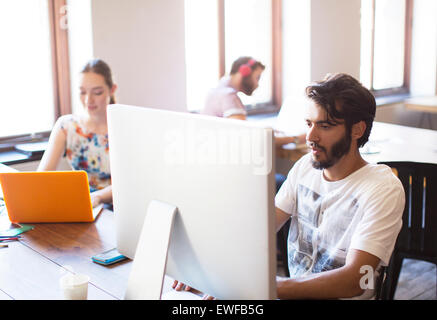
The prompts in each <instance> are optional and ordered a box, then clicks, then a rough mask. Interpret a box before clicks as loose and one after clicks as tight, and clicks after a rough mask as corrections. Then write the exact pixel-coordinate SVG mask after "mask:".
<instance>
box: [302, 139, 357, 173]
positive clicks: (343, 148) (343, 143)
mask: <svg viewBox="0 0 437 320" xmlns="http://www.w3.org/2000/svg"><path fill="white" fill-rule="evenodd" d="M351 141H352V139H351V136H350V134H347V133H346V134H345V135H344V136H343V138H341V139H340V140H339V141H337V142H336V143H335V144H334V145H333V146H332V148H331V150H330V151H329V152H328V151H327V150H326V148H324V147H322V146H319V145H318V144H316V143H314V142H311V143H310V145H311V146H313V147H315V148H317V149H320V150H322V151H323V152H324V153H325V154H326V160H324V161H316V160H314V159H312V165H313V167H314V168H315V169H328V168H330V167H332V166H333V165H334V164H336V163H337V162H338V160H340V158H341V157H343V156H344V155H345V154H346V153H348V152H349V150H350V147H351Z"/></svg>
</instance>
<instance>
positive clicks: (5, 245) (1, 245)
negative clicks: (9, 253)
mask: <svg viewBox="0 0 437 320" xmlns="http://www.w3.org/2000/svg"><path fill="white" fill-rule="evenodd" d="M7 247H9V246H8V245H7V244H0V248H7Z"/></svg>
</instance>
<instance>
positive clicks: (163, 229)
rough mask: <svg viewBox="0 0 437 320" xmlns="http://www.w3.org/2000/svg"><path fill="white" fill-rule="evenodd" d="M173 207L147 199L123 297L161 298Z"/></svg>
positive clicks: (130, 298)
mask: <svg viewBox="0 0 437 320" xmlns="http://www.w3.org/2000/svg"><path fill="white" fill-rule="evenodd" d="M177 210H178V209H177V207H175V206H173V205H170V204H168V203H165V202H161V201H157V200H152V201H151V202H150V204H149V207H148V208H147V215H146V218H145V219H144V224H143V228H142V231H141V235H140V239H139V241H138V245H137V249H136V251H135V258H134V261H133V264H132V270H131V273H130V276H129V281H128V286H127V290H126V293H125V296H124V299H126V300H159V299H160V298H161V293H162V286H163V282H164V276H165V269H166V264H167V253H168V248H169V244H170V235H171V231H172V228H173V221H174V217H175V214H176V212H177Z"/></svg>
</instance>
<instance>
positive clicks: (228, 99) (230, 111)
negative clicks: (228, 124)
mask: <svg viewBox="0 0 437 320" xmlns="http://www.w3.org/2000/svg"><path fill="white" fill-rule="evenodd" d="M237 93H238V91H237V90H235V89H234V88H233V87H231V85H230V77H229V76H225V77H223V78H221V79H220V81H219V83H218V85H217V87H216V88H214V89H211V90H210V91H209V93H208V95H207V97H206V100H205V106H204V108H203V109H202V111H201V113H202V114H206V115H210V116H215V117H224V118H227V117H230V116H233V115H246V114H247V112H246V109H245V108H244V105H243V103H242V102H241V99H240V98H239V97H238V95H237Z"/></svg>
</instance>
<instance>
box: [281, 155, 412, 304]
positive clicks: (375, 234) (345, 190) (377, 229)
mask: <svg viewBox="0 0 437 320" xmlns="http://www.w3.org/2000/svg"><path fill="white" fill-rule="evenodd" d="M275 205H276V207H278V208H279V209H281V210H282V211H284V212H285V213H287V214H290V215H291V224H290V230H289V235H288V263H289V271H290V277H292V278H296V277H300V276H303V275H307V274H311V273H318V272H323V271H328V270H332V269H336V268H340V267H342V266H344V264H345V261H346V255H347V253H348V251H349V250H350V249H358V250H361V251H365V252H368V253H370V254H372V255H374V256H376V257H378V258H379V259H380V260H381V262H380V264H379V266H378V268H377V270H375V277H374V282H376V280H377V276H378V275H379V270H380V267H381V266H387V265H388V263H389V260H390V256H391V254H392V251H393V248H394V245H395V242H396V238H397V236H398V233H399V231H400V229H401V226H402V212H403V209H404V205H405V194H404V190H403V187H402V184H401V182H400V181H399V179H397V177H395V176H394V174H393V173H392V171H391V169H390V168H389V167H388V166H385V165H375V164H367V165H366V166H364V167H362V168H361V169H359V170H357V171H355V172H353V173H352V174H350V175H349V176H347V177H346V178H344V179H342V180H339V181H332V182H330V181H327V180H325V178H324V177H323V170H317V169H314V168H313V167H312V164H311V155H310V154H308V155H306V156H304V157H302V158H301V159H300V160H299V161H298V162H297V163H296V164H295V165H294V166H293V168H292V169H291V171H290V173H289V174H288V177H287V180H286V181H285V182H284V184H283V185H282V187H281V189H280V190H279V192H278V194H277V195H276V198H275ZM362 289H365V288H362ZM369 289H370V288H369ZM373 294H374V291H373V290H366V291H365V292H364V294H363V295H361V296H360V297H359V298H371V297H372V296H373Z"/></svg>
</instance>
